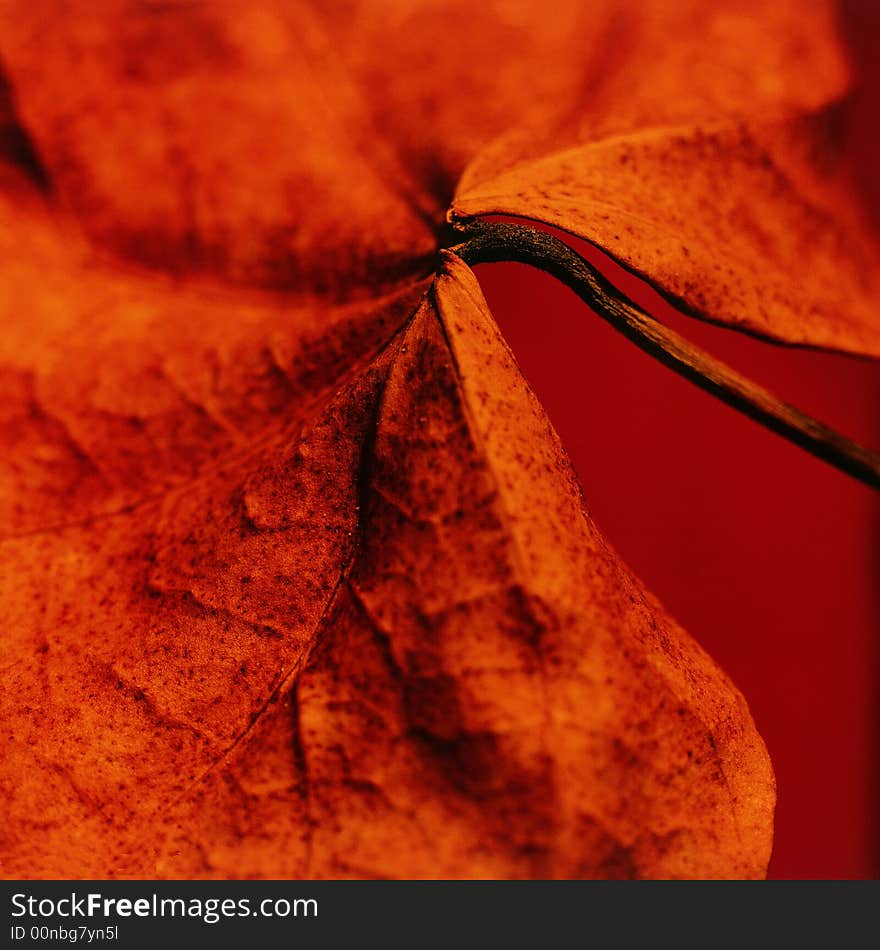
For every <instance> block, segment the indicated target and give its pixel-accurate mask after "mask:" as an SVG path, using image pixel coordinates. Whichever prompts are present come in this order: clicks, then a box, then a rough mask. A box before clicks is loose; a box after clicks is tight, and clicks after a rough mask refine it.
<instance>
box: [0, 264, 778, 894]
mask: <svg viewBox="0 0 880 950" xmlns="http://www.w3.org/2000/svg"><path fill="white" fill-rule="evenodd" d="M4 548H5V556H6V557H7V558H9V559H11V560H14V562H16V563H17V564H18V565H19V570H18V572H17V574H18V579H17V582H16V583H15V584H13V585H11V586H10V589H9V590H7V591H4V598H3V599H4V602H5V603H6V605H7V608H8V609H11V610H12V612H13V617H14V618H15V620H16V622H15V623H14V624H12V625H10V627H8V629H14V630H15V633H16V638H17V639H18V641H19V642H18V643H17V647H18V652H19V656H20V661H19V662H18V663H17V664H16V665H15V666H14V667H13V668H12V670H11V671H10V672H9V674H8V682H9V685H10V687H11V688H10V689H9V691H8V692H7V693H6V697H7V701H9V702H11V703H12V706H11V708H10V707H7V708H6V709H4V716H5V717H6V721H9V722H15V723H17V729H16V730H15V731H14V733H13V740H14V741H13V742H12V743H10V744H9V748H8V749H7V750H6V751H5V755H6V756H7V760H6V764H5V768H4V774H5V775H6V776H7V777H9V776H14V779H15V781H14V784H13V783H10V784H7V786H6V788H5V789H4V792H5V794H6V796H7V797H8V800H9V801H10V802H11V818H12V820H11V821H10V822H9V823H8V825H7V829H6V835H7V837H8V839H9V840H7V849H8V850H7V851H6V853H7V855H8V857H7V861H8V864H7V865H6V870H7V873H12V874H21V875H27V874H29V873H32V872H33V870H34V869H37V868H38V869H39V870H40V871H41V873H44V874H50V875H58V876H65V875H83V874H85V875H92V876H105V875H133V876H138V875H140V876H143V875H147V876H152V875H154V874H157V873H159V874H162V875H169V876H175V877H180V876H183V877H194V876H221V877H233V876H239V875H248V876H250V875H255V876H264V875H272V876H278V875H282V876H296V877H298V876H345V875H354V876H401V875H402V876H411V877H434V876H441V877H442V876H452V877H471V876H477V877H483V876H490V877H511V876H512V877H533V876H542V877H543V876H562V877H569V876H597V875H598V876H611V877H631V876H724V875H730V874H733V875H736V876H756V875H760V874H761V873H763V870H764V867H765V866H766V861H767V859H768V857H769V848H770V828H771V817H772V808H773V780H772V773H771V772H770V768H769V762H768V760H767V757H766V753H765V751H764V748H763V745H762V743H761V742H760V740H759V739H758V737H757V734H756V733H755V731H754V727H753V726H752V723H751V719H750V718H749V715H748V712H747V711H746V709H745V705H744V703H743V701H742V699H741V697H740V696H739V694H738V693H737V692H736V691H735V689H734V688H733V687H732V686H731V684H730V683H729V682H728V681H727V679H726V678H725V677H724V676H723V674H721V673H720V672H719V671H718V670H717V668H716V667H715V666H714V665H713V664H712V663H711V661H709V660H708V658H707V657H706V656H705V655H704V654H703V653H702V651H700V650H699V648H698V647H696V645H695V644H694V643H693V642H692V641H691V640H690V639H689V638H688V637H687V636H686V635H685V634H684V633H683V632H682V631H681V630H680V629H679V628H678V627H677V626H676V625H675V624H674V623H673V622H672V621H671V620H669V619H668V618H667V617H666V616H665V615H664V614H663V612H662V609H661V608H660V607H659V606H658V605H657V604H656V603H655V602H654V601H653V600H652V599H651V598H650V597H649V596H648V595H647V594H646V593H645V592H644V591H643V590H642V588H641V587H640V585H639V584H638V583H637V582H636V581H635V580H634V579H633V578H632V577H631V575H629V574H628V572H627V571H626V570H625V569H624V568H623V567H622V565H621V564H620V563H619V561H618V560H617V558H616V556H615V555H614V554H613V553H612V552H611V551H610V549H609V548H608V547H607V546H606V544H605V543H604V541H603V540H602V539H601V538H600V537H599V535H598V533H597V532H596V530H595V528H594V527H593V525H592V523H591V522H590V520H589V518H588V517H587V516H586V513H585V512H584V510H583V507H582V501H581V497H580V491H579V488H578V486H577V482H576V480H575V477H574V474H573V472H572V471H571V468H570V465H569V463H568V462H567V460H566V458H565V456H564V453H563V452H562V449H561V446H560V445H559V443H558V439H557V438H556V436H555V434H554V433H553V432H552V429H551V427H550V425H549V423H548V421H547V419H546V417H545V416H544V414H543V412H542V411H541V409H540V407H539V406H538V404H537V402H536V400H535V399H534V397H533V396H532V395H531V393H530V392H529V391H528V389H527V388H526V386H525V384H524V382H523V380H522V378H521V376H520V375H519V372H518V371H517V369H516V366H515V363H514V361H513V358H512V356H511V355H510V354H509V352H508V351H507V349H506V347H505V346H504V344H503V342H502V341H501V339H500V337H499V335H498V331H497V328H496V327H495V326H494V323H493V322H492V319H491V317H490V316H489V314H488V312H487V311H486V308H485V303H484V302H483V300H482V298H481V296H480V293H479V289H478V287H477V286H476V283H475V281H474V279H473V276H472V275H471V273H470V272H469V271H468V270H467V268H466V267H465V265H463V264H461V263H460V262H458V261H457V259H455V258H451V257H450V258H449V259H447V261H446V264H445V267H444V270H443V272H442V273H441V275H440V277H439V278H438V280H437V281H436V283H435V284H434V288H433V291H432V296H431V297H430V298H429V299H428V300H426V302H425V303H423V304H422V306H421V307H420V309H419V310H418V311H417V313H416V314H415V316H414V318H413V319H412V321H410V322H409V323H408V324H407V326H406V328H405V329H404V330H403V331H401V333H400V334H399V335H398V336H397V337H396V338H395V339H394V341H393V343H392V344H391V345H390V346H389V347H387V348H386V350H385V351H384V352H383V353H382V355H381V356H379V357H378V358H377V359H376V360H375V361H374V362H373V363H371V364H370V365H369V366H368V367H366V368H365V369H364V370H363V371H362V372H361V373H360V374H359V375H358V376H357V378H356V379H354V380H353V381H352V382H351V383H349V384H347V385H346V386H344V387H343V388H342V389H341V390H340V392H339V393H338V394H336V395H334V396H332V397H330V398H328V399H326V400H324V401H323V402H322V403H321V404H320V406H318V407H316V408H315V410H313V412H312V413H311V414H310V415H309V416H308V417H307V418H306V419H305V420H301V421H297V422H296V423H293V424H288V425H287V426H285V427H283V428H282V429H281V431H280V432H279V433H278V434H277V435H275V436H274V437H272V438H271V440H269V441H267V443H266V444H265V445H263V446H261V447H259V448H257V449H253V450H251V452H249V453H248V454H246V455H245V456H244V457H242V458H240V459H238V460H231V461H228V462H224V463H221V465H220V466H219V468H217V469H215V470H209V471H207V472H204V473H203V474H202V475H201V476H200V477H199V478H197V479H196V480H194V481H193V482H192V483H190V484H188V485H187V486H185V487H184V488H181V489H175V490H172V491H170V492H169V493H168V494H167V495H165V496H164V497H163V498H161V499H155V500H146V501H143V502H142V503H140V504H139V505H137V506H135V507H132V508H128V509H125V510H123V511H120V512H117V513H115V514H107V515H105V516H104V517H103V518H102V519H101V521H100V522H95V521H94V520H92V521H88V522H86V523H84V524H72V525H68V526H66V527H64V528H63V529H57V530H53V531H48V532H40V533H37V534H27V535H25V536H23V537H20V538H17V539H9V540H7V541H6V542H5V543H4ZM48 590H51V591H52V597H51V600H49V601H48V602H45V601H44V600H43V598H44V597H45V593H46V591H48ZM35 600H36V601H38V602H41V601H42V602H43V603H44V609H43V610H40V611H36V612H35V611H34V610H33V606H32V605H33V603H34V601H35ZM84 699H86V700H87V701H85V702H84ZM20 708H25V709H27V710H28V718H27V720H25V721H24V722H22V720H21V717H20V715H17V712H18V710H19V709H20ZM35 822H36V823H38V824H39V831H40V833H39V834H36V833H35V831H36V829H35Z"/></svg>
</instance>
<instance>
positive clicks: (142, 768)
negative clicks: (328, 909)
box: [0, 0, 880, 878]
mask: <svg viewBox="0 0 880 950" xmlns="http://www.w3.org/2000/svg"><path fill="white" fill-rule="evenodd" d="M558 6H559V9H558V11H557V10H554V16H552V17H548V16H547V15H546V10H545V9H544V5H541V4H537V3H532V2H523V3H505V4H497V5H492V4H482V5H474V4H472V3H463V2H454V0H443V2H440V0H438V2H423V3H414V2H406V3H403V2H401V3H388V4H381V5H380V4H369V3H364V4H358V3H354V2H338V3H332V4H326V3H322V4H309V3H301V4H286V3H277V4H273V3H260V4H253V3H240V4H239V3H224V4H162V5H152V4H149V5H148V4H141V3H134V2H131V0H106V2H96V3H93V4H89V5H88V7H87V8H82V7H81V5H77V4H73V3H64V4H58V3H47V2H33V0H30V2H28V3H18V2H13V3H9V4H7V5H6V6H5V8H4V11H3V14H2V17H3V19H2V22H3V32H2V34H0V35H2V37H3V38H2V40H0V62H2V64H3V67H4V69H5V72H6V78H7V86H6V90H5V102H4V105H3V109H2V110H0V128H2V129H3V130H4V143H5V145H4V151H3V155H4V164H3V168H2V174H0V184H2V186H3V188H2V196H0V245H2V247H0V250H2V254H0V288H2V294H3V296H2V308H0V313H2V320H3V337H2V339H3V344H2V346H3V350H2V356H0V386H2V393H3V398H2V403H0V410H2V416H0V440H2V445H3V448H4V452H3V453H2V461H0V488H2V510H3V515H4V519H5V520H4V524H5V525H6V526H7V528H6V531H5V532H4V537H3V539H2V542H0V559H2V563H3V565H4V566H3V570H2V571H0V584H2V586H3V594H2V603H3V610H4V619H3V625H2V630H3V638H4V657H5V662H4V667H5V671H4V677H3V679H4V689H3V693H2V697H0V704H2V707H3V716H4V722H6V723H7V730H8V737H7V738H8V741H7V742H5V743H4V746H3V752H2V756H3V760H2V767H0V783H2V784H0V787H2V794H3V799H4V802H5V803H6V804H7V821H6V822H4V826H3V829H2V832H0V841H2V846H0V862H2V863H0V868H2V872H3V874H4V876H8V877H154V876H161V877H184V878H189V877H221V878H223V877H228V878H234V877H245V876H247V877H250V876H253V877H339V876H347V877H374V876H382V877H464V878H470V877H505V878H506V877H756V876H761V875H762V874H763V873H764V872H765V869H766V865H767V861H768V859H769V853H770V847H771V838H772V812H773V803H774V792H773V778H772V772H771V769H770V765H769V761H768V758H767V755H766V751H765V750H764V746H763V743H762V742H761V740H760V737H759V736H758V734H757V732H756V730H755V727H754V724H753V723H752V720H751V718H750V716H749V713H748V710H747V708H746V705H745V702H744V700H743V699H742V697H741V696H740V695H739V693H738V692H737V691H736V689H735V688H734V687H733V686H732V685H731V683H730V682H729V680H728V679H727V678H726V676H725V675H724V674H723V673H722V672H721V671H720V670H719V669H718V667H717V666H716V665H715V664H714V663H713V662H712V661H711V660H710V659H709V658H708V657H707V656H706V655H705V654H704V653H703V651H702V650H701V649H700V648H699V647H698V646H697V645H696V644H695V642H694V641H693V640H692V639H691V638H690V637H689V636H688V635H687V634H686V633H684V631H682V630H681V629H680V627H679V626H678V625H677V624H676V623H675V622H674V621H673V620H672V619H671V618H669V617H668V616H667V615H666V613H665V612H664V610H663V608H662V607H661V606H660V605H659V604H658V603H657V601H656V600H655V599H654V598H653V597H652V596H651V595H650V594H649V593H647V592H646V591H645V590H644V588H643V587H642V586H641V584H640V583H639V582H638V581H637V580H636V579H635V578H634V577H633V576H632V574H631V573H630V572H629V571H628V570H627V569H626V567H625V566H624V565H623V564H622V563H621V562H620V560H619V558H618V557H617V556H616V554H615V553H614V552H613V550H612V549H611V548H610V547H609V545H608V543H607V542H606V541H605V540H604V539H603V538H602V537H601V536H600V534H599V533H598V531H597V529H596V528H595V526H594V524H593V522H592V521H591V519H590V517H589V515H588V513H587V510H586V508H585V505H584V501H583V499H582V497H581V491H580V487H579V486H578V484H577V481H576V478H575V476H574V473H573V471H572V469H571V466H570V463H569V462H568V460H567V458H566V456H565V453H564V451H563V449H562V447H561V445H560V444H559V440H558V438H557V436H556V435H555V433H554V432H553V429H552V427H551V425H550V423H549V421H548V420H547V418H546V416H545V415H544V413H543V410H542V409H541V407H540V405H539V404H538V402H537V400H536V399H535V397H534V395H533V394H532V393H531V392H530V390H529V389H528V386H527V385H526V383H525V381H524V380H523V379H522V377H521V375H520V373H519V371H518V369H517V367H516V363H515V360H514V358H513V356H512V354H511V353H510V352H509V350H508V349H507V347H506V345H505V343H504V341H503V339H502V338H501V336H500V334H499V331H498V329H497V327H496V326H495V324H494V322H493V320H492V317H491V315H490V314H489V312H488V310H487V307H486V304H485V301H484V300H483V298H482V295H481V293H480V290H479V287H478V285H477V283H476V280H475V278H474V276H473V274H472V272H471V271H470V270H469V268H468V267H467V265H466V264H465V263H463V261H462V259H461V258H460V257H459V256H457V255H456V254H455V253H452V252H450V251H446V250H444V251H441V252H440V254H439V257H438V256H437V252H438V247H439V244H440V243H442V242H441V241H440V240H439V239H438V235H441V234H442V233H443V223H444V218H445V217H446V215H447V214H448V215H449V216H450V218H451V219H454V220H459V219H467V218H470V217H472V216H478V215H485V214H490V213H493V214H494V213H505V214H513V215H517V216H521V217H524V218H531V219H534V220H538V221H542V222H544V223H547V224H554V225H557V226H560V227H562V228H565V229H567V230H569V231H571V232H572V233H575V234H578V235H580V236H582V237H585V238H586V239H587V240H590V241H593V242H594V243H597V244H599V245H601V246H603V247H604V248H606V249H607V250H608V251H609V252H610V253H611V254H612V255H613V256H615V257H617V258H618V259H619V260H620V261H622V262H623V263H624V264H626V265H627V266H629V267H631V268H632V269H634V270H636V271H638V272H640V273H643V274H644V275H645V276H646V277H647V278H648V279H649V280H651V281H652V282H653V283H655V285H656V286H658V287H659V288H660V289H661V290H663V291H664V292H665V293H667V294H668V295H669V296H670V297H672V298H673V299H674V300H676V301H677V302H679V304H680V305H681V306H682V307H683V308H684V309H686V310H687V311H688V312H691V313H694V314H696V315H699V316H703V317H706V318H709V319H713V320H717V321H720V322H724V323H727V324H730V325H732V326H736V327H740V328H744V329H747V330H749V331H753V332H759V333H763V334H766V335H770V336H774V337H776V338H780V339H784V340H786V341H788V342H795V343H802V342H806V343H811V344H816V345H823V346H829V347H835V348H840V349H847V350H852V351H857V352H863V353H872V354H876V353H878V352H880V349H878V332H880V330H878V321H877V318H876V314H875V312H874V311H873V310H872V308H871V296H872V294H873V293H874V292H875V287H876V283H875V280H876V273H877V272H876V261H877V256H876V245H875V244H874V243H873V238H872V237H871V236H870V235H869V234H868V231H867V226H866V225H863V224H862V223H861V222H860V219H859V216H858V209H857V205H856V203H855V201H854V200H853V199H852V196H851V193H850V192H849V191H848V186H847V184H846V181H845V178H844V177H843V176H842V174H839V170H840V169H839V166H838V165H837V164H836V163H835V161H834V160H833V155H832V151H833V145H834V141H833V137H832V136H830V135H829V128H830V126H829V122H830V121H831V118H832V117H833V115H834V114H836V110H839V108H840V106H839V105H837V103H838V102H839V100H840V97H841V96H842V95H844V94H845V92H846V89H847V82H848V72H847V65H846V59H845V56H844V54H843V52H842V50H841V47H840V46H839V44H838V42H837V40H836V38H835V37H836V34H835V30H834V26H833V19H832V12H831V11H830V10H829V9H826V8H825V7H824V6H822V7H820V5H818V4H817V5H816V7H815V10H812V9H811V13H810V15H809V16H805V15H804V13H803V9H802V7H801V5H800V4H794V3H783V4H775V5H773V6H772V9H767V7H768V6H769V5H767V4H763V3H762V4H758V3H750V4H742V3H738V4H732V3H730V4H727V3H713V4H710V5H706V4H704V3H692V4H677V5H675V7H676V9H675V10H669V9H668V7H669V6H670V5H669V4H665V3H659V2H658V3H646V4H639V5H632V4H625V3H616V2H603V3H598V4H594V5H592V6H585V5H583V4H581V3H574V2H572V3H570V4H559V5H558ZM670 37H674V41H671V40H670ZM707 38H708V39H707ZM744 49H748V51H749V55H748V57H744V56H743V50H744ZM804 63H809V66H810V82H809V83H807V84H805V83H803V82H801V81H800V77H801V71H802V70H803V68H804ZM695 76H699V82H695ZM722 178H723V183H724V184H723V189H721V188H720V186H719V180H720V179H722ZM722 190H723V194H720V192H721V191H722ZM453 194H454V198H453V199H452V204H451V205H450V199H451V197H452V196H453ZM455 240H456V241H460V240H461V236H460V235H459V236H458V237H457V238H456V239H455ZM450 243H454V242H450ZM805 261H806V262H807V263H806V264H805V263H804V262H805ZM758 265H760V266H758ZM805 268H806V272H807V276H806V278H805V276H804V270H805ZM832 276H833V278H834V279H833V280H832V279H831V278H832ZM805 279H806V283H805V282H804V281H805Z"/></svg>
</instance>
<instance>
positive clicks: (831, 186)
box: [452, 109, 880, 356]
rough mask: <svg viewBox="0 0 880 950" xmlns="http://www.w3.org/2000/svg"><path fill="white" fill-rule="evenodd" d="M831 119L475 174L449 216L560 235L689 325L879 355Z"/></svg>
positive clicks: (875, 286) (874, 295) (745, 124)
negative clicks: (648, 288) (605, 256)
mask: <svg viewBox="0 0 880 950" xmlns="http://www.w3.org/2000/svg"><path fill="white" fill-rule="evenodd" d="M835 118H836V116H835V110H833V109H832V110H828V111H823V112H821V113H818V114H815V115H810V116H798V117H796V118H793V119H786V120H784V119H780V120H778V121H776V122H767V123H764V124H760V123H755V122H750V121H748V120H742V121H740V120H733V121H731V120H727V121H721V122H715V123H705V124H702V125H680V126H672V127H664V126H661V127H656V128H648V129H645V130H641V131H639V132H638V133H633V134H629V135H622V136H613V137H609V138H606V139H599V140H597V141H595V142H590V143H589V144H584V145H581V146H577V147H574V148H571V149H567V150H563V151H558V152H554V153H552V154H549V155H547V156H546V157H543V158H539V159H536V160H533V161H528V162H525V163H523V164H521V165H515V166H514V167H513V168H511V169H510V170H507V171H504V172H502V173H501V174H499V175H497V176H496V175H493V174H492V171H493V169H492V167H491V164H492V163H487V162H485V161H482V162H479V163H478V165H477V166H475V167H473V168H471V169H470V171H469V173H467V174H466V176H465V179H464V181H463V183H462V187H461V189H460V190H459V193H458V195H457V196H456V198H455V200H454V201H453V204H452V213H453V214H454V215H456V216H459V217H468V216H477V215H485V214H507V215H518V216H522V217H526V218H530V219H532V220H534V221H540V222H542V223H544V224H549V225H555V226H556V227H559V228H563V229H565V230H566V231H570V232H571V233H572V234H575V235H577V236H578V237H582V238H584V239H586V240H588V241H591V242H592V243H594V244H596V245H597V246H599V247H601V248H602V249H603V250H605V251H607V252H608V253H609V254H610V255H611V256H612V257H613V258H615V259H616V260H617V261H619V262H620V263H622V264H624V265H625V266H626V267H628V268H629V269H630V270H632V271H634V272H635V273H637V274H639V275H640V276H642V277H644V278H645V279H647V280H648V281H650V282H651V283H652V284H653V285H654V286H655V287H656V288H657V289H658V290H660V291H661V292H662V293H663V294H665V295H666V296H668V297H669V298H671V300H672V302H673V303H674V304H676V305H677V306H678V307H679V308H681V309H682V310H684V311H685V312H688V313H691V314H693V315H695V316H700V317H703V318H706V319H710V320H713V321H715V322H719V323H723V324H727V325H729V326H731V327H734V328H736V329H740V330H746V331H748V332H751V333H756V334H760V335H762V336H767V337H770V338H772V339H776V340H780V341H782V342H786V343H799V344H808V345H811V346H822V347H826V348H828V349H836V350H843V351H849V352H852V353H861V354H866V355H871V356H880V319H878V316H877V300H878V299H880V243H878V241H877V239H876V237H875V236H874V235H873V234H872V233H871V231H870V229H869V227H868V225H867V223H866V222H865V221H864V220H863V218H862V213H861V211H860V207H859V204H858V201H857V198H856V196H855V194H854V193H853V191H852V188H851V186H849V184H848V182H847V180H846V176H845V175H844V174H843V173H842V169H841V168H840V167H839V166H840V160H841V159H840V155H839V154H838V153H837V149H836V148H835V146H834V142H835V138H836V136H835V132H834V128H833V126H834V122H835ZM501 161H502V163H503V164H505V165H506V164H508V163H507V161H506V160H505V158H504V156H503V152H502V153H501ZM484 176H485V177H484Z"/></svg>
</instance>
